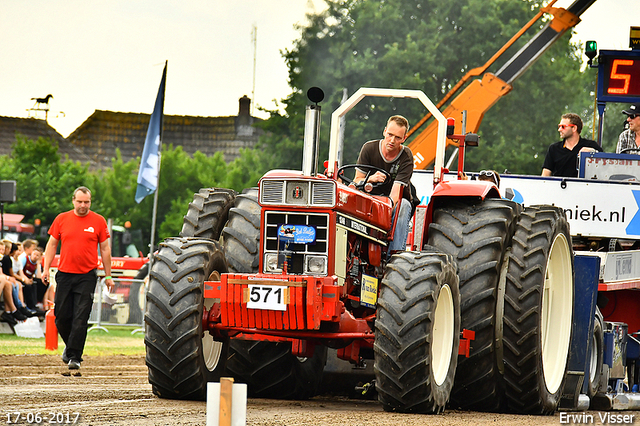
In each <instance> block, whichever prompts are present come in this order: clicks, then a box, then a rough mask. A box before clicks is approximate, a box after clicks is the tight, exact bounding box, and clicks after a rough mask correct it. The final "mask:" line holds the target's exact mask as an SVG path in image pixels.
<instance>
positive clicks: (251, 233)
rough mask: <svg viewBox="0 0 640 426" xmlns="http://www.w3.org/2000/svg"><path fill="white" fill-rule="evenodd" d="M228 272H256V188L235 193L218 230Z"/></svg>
mask: <svg viewBox="0 0 640 426" xmlns="http://www.w3.org/2000/svg"><path fill="white" fill-rule="evenodd" d="M220 243H221V244H222V246H223V248H224V253H225V257H226V259H227V263H228V265H229V272H244V273H256V272H258V266H259V264H260V259H259V257H258V256H259V253H260V204H258V192H257V190H255V189H250V190H247V191H245V192H243V193H242V194H240V195H238V196H237V197H236V199H235V206H234V207H232V208H231V209H230V211H229V220H228V222H227V224H226V225H225V227H224V229H223V230H222V238H221V239H220Z"/></svg>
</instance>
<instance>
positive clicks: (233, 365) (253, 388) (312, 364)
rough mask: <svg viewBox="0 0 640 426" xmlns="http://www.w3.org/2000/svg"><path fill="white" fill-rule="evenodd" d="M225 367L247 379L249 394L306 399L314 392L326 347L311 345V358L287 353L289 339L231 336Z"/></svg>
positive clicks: (241, 379) (324, 358)
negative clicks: (273, 339)
mask: <svg viewBox="0 0 640 426" xmlns="http://www.w3.org/2000/svg"><path fill="white" fill-rule="evenodd" d="M232 349H233V350H232V354H231V356H230V357H229V361H228V364H227V368H228V369H229V371H231V372H232V373H233V377H234V378H235V380H236V381H238V382H240V383H247V384H248V386H247V393H248V395H249V397H251V398H278V399H309V398H311V397H313V396H315V395H316V392H317V391H318V387H319V386H320V379H321V378H322V370H323V369H324V364H325V363H326V361H327V347H326V346H321V345H318V346H316V347H315V351H314V354H313V356H312V357H311V358H299V357H295V356H293V355H291V344H290V343H272V342H259V341H251V340H232Z"/></svg>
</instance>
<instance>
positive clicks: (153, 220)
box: [149, 126, 162, 270]
mask: <svg viewBox="0 0 640 426" xmlns="http://www.w3.org/2000/svg"><path fill="white" fill-rule="evenodd" d="M160 128H161V129H162V126H160ZM160 134H162V131H160ZM161 157H162V153H161V152H160V151H158V188H157V189H156V192H155V194H153V213H152V214H151V241H150V243H149V259H150V261H152V260H153V256H152V254H153V245H154V243H155V241H154V240H155V236H156V216H157V214H158V192H160V163H161V162H162V160H161V159H160V158H161ZM149 270H151V265H149Z"/></svg>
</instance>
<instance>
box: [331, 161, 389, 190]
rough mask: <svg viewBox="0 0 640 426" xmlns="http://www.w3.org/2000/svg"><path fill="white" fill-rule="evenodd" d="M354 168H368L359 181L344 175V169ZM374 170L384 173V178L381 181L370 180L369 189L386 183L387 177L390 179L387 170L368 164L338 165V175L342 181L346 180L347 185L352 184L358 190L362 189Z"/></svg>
mask: <svg viewBox="0 0 640 426" xmlns="http://www.w3.org/2000/svg"><path fill="white" fill-rule="evenodd" d="M355 168H358V169H365V170H368V171H367V175H366V176H365V177H364V179H363V180H362V181H360V182H359V183H356V182H354V181H353V180H352V179H349V178H348V177H346V176H345V175H344V172H345V170H351V169H355ZM376 172H381V173H382V174H384V176H385V178H384V180H383V181H382V182H371V183H370V185H371V190H372V191H373V190H374V189H376V188H379V187H381V186H382V185H384V184H385V183H387V181H388V180H389V179H391V175H390V174H389V172H387V171H386V170H382V169H381V168H379V167H376V166H370V165H368V164H347V165H346V166H342V167H340V168H339V169H338V177H339V178H340V179H341V180H342V181H343V182H346V183H347V185H351V184H354V185H355V187H356V189H359V190H360V191H364V186H365V184H367V183H368V181H369V178H370V177H371V176H373V175H374V174H375V173H376Z"/></svg>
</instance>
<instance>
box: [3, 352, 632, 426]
mask: <svg viewBox="0 0 640 426" xmlns="http://www.w3.org/2000/svg"><path fill="white" fill-rule="evenodd" d="M0 365H2V374H1V375H0V407H2V408H1V409H2V413H1V414H2V418H1V419H0V422H2V423H4V424H6V422H7V414H10V413H13V412H15V411H20V412H22V413H23V415H27V414H28V413H32V415H33V414H35V413H38V412H39V413H41V414H42V415H43V416H47V417H48V418H49V416H50V415H51V414H50V413H67V412H68V413H70V414H71V413H79V414H80V417H79V420H78V423H77V424H82V425H125V424H126V425H141V426H142V425H203V424H205V423H206V404H205V403H204V402H192V401H173V400H165V399H158V398H156V397H155V396H154V395H153V393H152V392H151V385H149V383H148V381H147V368H146V366H145V364H144V357H143V356H132V357H125V356H116V357H86V358H85V362H84V363H83V365H82V370H81V372H82V376H80V377H74V376H68V377H66V376H63V375H62V373H65V372H68V370H67V368H66V366H65V365H63V364H62V362H61V361H60V358H59V356H55V355H24V356H16V355H0ZM591 414H592V415H593V417H594V419H595V422H594V423H593V424H601V423H600V421H599V420H598V415H597V413H596V412H591ZM625 414H633V415H634V420H635V419H640V413H638V412H634V413H625ZM73 417H74V416H72V417H71V419H73ZM13 418H14V415H13V414H11V419H12V420H13ZM43 423H49V421H47V422H43ZM637 423H638V424H640V420H638V422H637ZM19 424H28V423H27V422H26V421H21V422H20V423H19ZM32 424H33V423H32ZM247 424H248V425H264V426H267V425H269V426H276V425H278V426H279V425H304V426H312V425H314V426H315V425H320V426H329V425H331V426H335V425H350V426H356V425H367V426H369V425H380V426H382V425H385V426H387V425H402V426H414V425H425V424H429V425H432V424H433V425H443V426H448V425H464V426H469V425H496V426H501V425H511V424H513V425H531V426H533V425H536V426H537V425H559V424H561V423H560V416H559V414H556V415H555V416H551V417H535V416H518V415H507V414H493V413H475V412H461V411H447V412H446V413H445V414H443V415H438V416H423V415H407V414H396V413H386V412H384V411H383V410H382V407H381V406H380V404H378V403H377V402H376V401H364V400H349V399H344V398H337V397H317V398H314V399H312V400H310V401H302V402H299V401H277V400H267V399H262V400H259V399H250V400H249V401H248V406H247Z"/></svg>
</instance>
